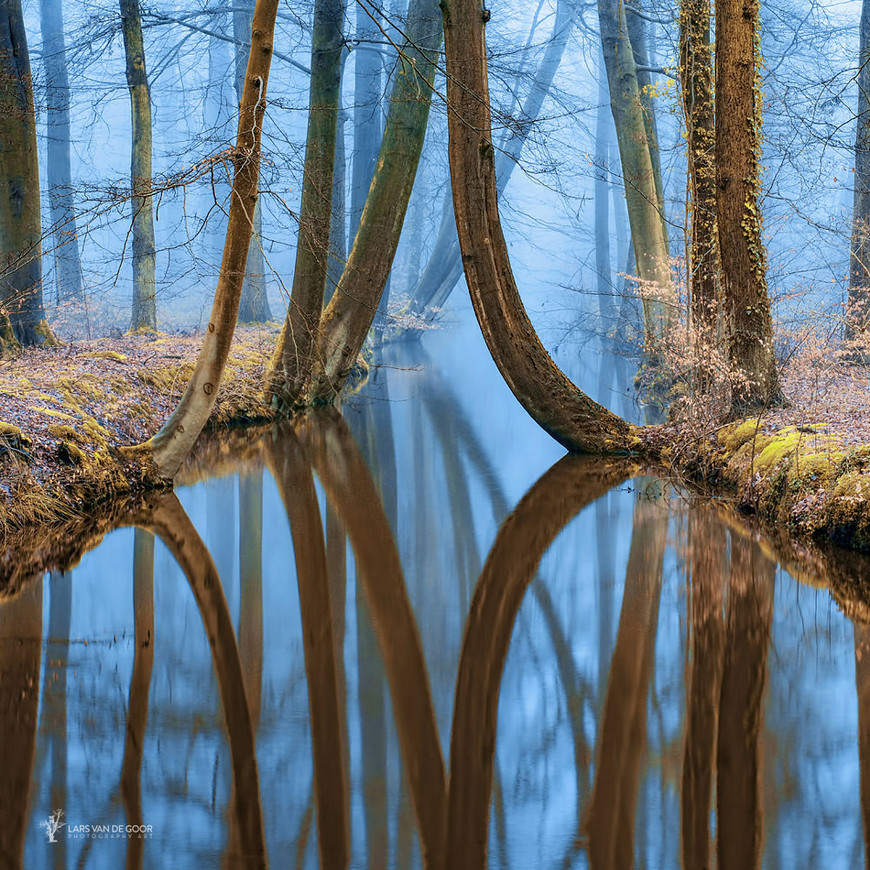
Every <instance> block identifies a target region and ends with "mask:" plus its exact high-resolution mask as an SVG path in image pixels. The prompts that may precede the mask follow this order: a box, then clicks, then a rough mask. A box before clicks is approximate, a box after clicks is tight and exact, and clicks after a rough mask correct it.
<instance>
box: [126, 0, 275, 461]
mask: <svg viewBox="0 0 870 870" xmlns="http://www.w3.org/2000/svg"><path fill="white" fill-rule="evenodd" d="M277 13H278V0H257V7H256V9H255V10H254V25H253V30H252V37H253V38H252V43H251V52H250V57H249V59H248V71H247V75H246V78H245V91H244V94H243V96H242V101H241V105H240V110H239V131H238V139H237V144H236V152H235V157H234V163H235V172H234V177H233V189H232V193H231V199H230V213H229V220H228V221H227V238H226V242H225V244H224V256H223V261H222V262H221V272H220V277H219V278H218V284H217V289H216V290H215V296H214V304H213V305H212V310H211V317H210V318H209V324H208V329H207V331H206V333H205V337H204V338H203V343H202V348H201V350H200V352H199V357H198V358H197V361H196V367H195V368H194V371H193V375H192V376H191V379H190V383H189V384H188V385H187V389H186V390H185V391H184V395H183V396H182V397H181V401H180V402H179V403H178V407H177V408H176V409H175V410H174V411H173V413H172V416H171V417H170V418H169V419H168V420H167V421H166V423H165V424H164V425H163V427H162V428H161V430H160V431H159V432H158V433H157V434H156V435H155V436H154V437H153V438H152V439H151V440H150V441H148V442H146V444H145V445H140V448H133V451H138V450H141V449H142V448H144V449H145V450H146V451H150V453H151V461H152V463H153V466H154V470H155V471H156V472H157V474H158V475H160V476H161V477H164V478H172V477H174V476H175V474H176V472H177V471H178V469H179V468H180V467H181V463H182V462H183V461H184V459H185V457H186V456H187V454H188V453H189V451H190V448H191V447H192V446H193V442H194V441H196V439H197V437H198V436H199V433H200V432H201V431H202V428H203V426H205V423H206V420H208V416H209V414H210V413H211V409H212V407H214V402H215V399H216V398H217V390H218V388H219V387H220V383H221V378H222V377H223V372H224V367H225V365H226V361H227V357H228V356H229V352H230V345H231V344H232V340H233V333H234V332H235V327H236V319H237V316H238V311H239V299H240V297H241V293H242V281H243V279H244V276H245V264H246V262H247V256H248V248H249V246H250V242H251V224H252V219H253V214H254V208H255V206H256V204H257V195H258V191H257V182H258V178H259V170H260V136H261V133H262V129H263V115H264V113H265V111H266V86H267V83H268V80H269V67H270V65H271V61H272V38H273V34H274V31H275V18H276V16H277Z"/></svg>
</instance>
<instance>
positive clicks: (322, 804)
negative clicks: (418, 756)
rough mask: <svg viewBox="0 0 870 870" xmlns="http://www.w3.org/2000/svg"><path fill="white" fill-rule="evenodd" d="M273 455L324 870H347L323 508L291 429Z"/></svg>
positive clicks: (347, 840)
mask: <svg viewBox="0 0 870 870" xmlns="http://www.w3.org/2000/svg"><path fill="white" fill-rule="evenodd" d="M272 450H273V457H272V459H271V468H272V473H273V475H274V477H275V483H276V484H277V485H278V490H279V492H280V493H281V500H282V501H283V502H284V507H285V509H286V511H287V519H288V520H289V522H290V532H291V534H292V536H293V552H294V555H295V558H296V578H297V582H298V585H299V609H300V612H301V615H302V641H303V647H304V650H305V673H306V677H307V682H308V703H309V711H310V718H311V743H312V746H313V757H314V794H315V803H316V806H317V840H318V845H319V848H320V863H321V866H322V867H325V868H340V867H346V866H348V863H349V860H350V851H349V849H350V834H349V831H350V828H349V820H348V800H347V783H346V782H345V778H344V773H345V764H344V758H343V752H342V729H341V707H340V704H339V698H338V684H337V681H336V668H335V647H334V645H333V639H332V608H331V604H330V600H329V577H328V571H327V565H326V544H325V541H324V539H323V527H322V526H321V523H320V508H319V507H318V504H317V493H316V492H315V489H314V478H313V476H312V474H311V467H310V465H309V463H308V461H307V459H306V457H305V454H304V452H303V450H302V448H301V447H300V445H299V442H298V441H297V440H296V438H295V437H294V436H293V434H292V432H291V431H290V430H287V431H286V433H285V434H284V436H283V437H282V438H280V440H279V441H277V442H276V443H275V445H274V446H273V448H272Z"/></svg>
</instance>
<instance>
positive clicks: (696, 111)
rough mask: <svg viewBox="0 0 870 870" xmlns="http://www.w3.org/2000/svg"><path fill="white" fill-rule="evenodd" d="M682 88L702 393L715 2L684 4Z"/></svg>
mask: <svg viewBox="0 0 870 870" xmlns="http://www.w3.org/2000/svg"><path fill="white" fill-rule="evenodd" d="M680 85H681V88H682V96H683V113H684V117H685V123H686V144H687V149H686V150H687V159H688V164H689V200H690V209H691V212H690V220H691V231H690V240H689V243H688V245H687V250H686V275H687V276H688V278H687V280H688V292H689V316H690V323H691V335H692V341H693V344H694V348H695V360H696V362H697V365H698V368H697V374H698V389H699V391H700V392H704V391H706V390H707V389H708V388H709V386H710V383H711V380H712V370H711V368H710V351H711V350H712V348H713V346H714V341H715V337H716V323H717V320H718V316H719V298H718V293H717V286H716V277H717V272H718V269H719V246H718V237H717V233H716V128H715V114H714V106H713V53H712V48H711V45H710V0H682V2H681V5H680Z"/></svg>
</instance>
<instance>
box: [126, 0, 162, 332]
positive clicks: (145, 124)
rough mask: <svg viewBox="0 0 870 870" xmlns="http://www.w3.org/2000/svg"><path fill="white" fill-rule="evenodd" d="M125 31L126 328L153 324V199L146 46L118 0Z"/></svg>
mask: <svg viewBox="0 0 870 870" xmlns="http://www.w3.org/2000/svg"><path fill="white" fill-rule="evenodd" d="M119 3H120V8H121V32H122V33H123V35H124V54H125V57H126V70H127V87H128V88H129V89H130V109H131V114H132V121H133V124H132V127H133V137H132V157H131V160H130V179H131V186H132V190H133V196H132V199H131V204H132V208H133V230H132V233H133V313H132V316H131V318H130V329H131V330H133V331H134V332H135V331H136V330H137V329H156V328H157V276H156V253H155V246H154V206H153V202H152V184H153V179H152V176H151V155H152V130H151V91H150V88H149V86H148V72H147V70H146V68H145V45H144V43H143V40H142V21H141V17H140V13H139V0H119Z"/></svg>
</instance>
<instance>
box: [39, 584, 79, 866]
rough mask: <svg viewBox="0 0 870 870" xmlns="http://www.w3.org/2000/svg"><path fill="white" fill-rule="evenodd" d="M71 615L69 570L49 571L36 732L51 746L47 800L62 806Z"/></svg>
mask: <svg viewBox="0 0 870 870" xmlns="http://www.w3.org/2000/svg"><path fill="white" fill-rule="evenodd" d="M71 618H72V574H62V573H55V572H54V571H52V573H51V580H50V582H49V586H48V642H47V644H46V650H45V691H44V692H43V694H42V714H41V716H42V722H41V724H40V729H39V730H40V733H41V734H44V735H45V739H46V740H47V742H48V744H49V746H50V749H51V801H50V807H51V809H52V810H56V809H58V808H59V807H65V806H66V805H67V802H66V771H67V735H66V720H67V716H66V675H67V663H68V659H69V630H70V621H71ZM52 857H53V859H54V866H55V867H56V868H58V870H63V868H66V837H63V836H61V837H59V838H58V842H57V845H56V846H55V847H54V848H53V849H52Z"/></svg>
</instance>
